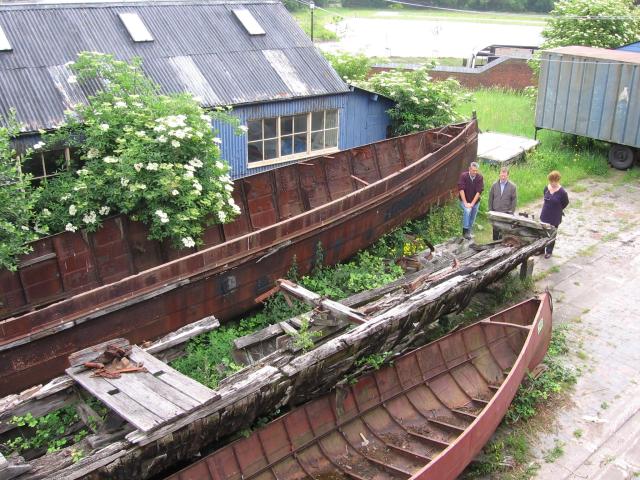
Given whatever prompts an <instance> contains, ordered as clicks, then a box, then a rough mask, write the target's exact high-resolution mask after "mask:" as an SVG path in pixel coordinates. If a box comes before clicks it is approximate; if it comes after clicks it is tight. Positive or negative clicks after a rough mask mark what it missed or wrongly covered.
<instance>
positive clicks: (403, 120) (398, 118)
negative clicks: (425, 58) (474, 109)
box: [363, 67, 468, 135]
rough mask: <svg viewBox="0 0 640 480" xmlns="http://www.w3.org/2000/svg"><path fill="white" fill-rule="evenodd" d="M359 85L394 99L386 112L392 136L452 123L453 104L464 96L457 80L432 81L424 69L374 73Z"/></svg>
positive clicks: (465, 95) (453, 116)
mask: <svg viewBox="0 0 640 480" xmlns="http://www.w3.org/2000/svg"><path fill="white" fill-rule="evenodd" d="M363 86H364V88H367V89H369V90H373V91H374V92H378V93H381V94H383V95H386V96H387V97H390V98H392V99H393V100H395V102H396V105H395V106H394V107H393V108H392V109H391V110H388V111H387V113H389V117H390V118H391V125H392V128H393V131H394V134H396V135H404V134H407V133H411V132H416V131H418V130H424V129H428V128H433V127H438V126H441V125H447V124H449V123H452V122H454V121H455V120H456V119H457V115H456V113H455V110H454V107H455V105H456V104H457V103H458V102H461V101H463V100H465V99H466V98H467V97H468V94H465V93H463V91H462V89H461V88H460V84H459V83H458V81H457V80H454V79H452V78H449V79H447V80H443V81H437V82H434V81H432V80H431V77H429V74H428V70H427V68H426V67H423V68H420V69H417V70H412V71H402V70H391V71H388V72H382V73H378V74H377V75H374V76H373V77H371V78H370V79H369V81H368V82H367V83H366V84H363Z"/></svg>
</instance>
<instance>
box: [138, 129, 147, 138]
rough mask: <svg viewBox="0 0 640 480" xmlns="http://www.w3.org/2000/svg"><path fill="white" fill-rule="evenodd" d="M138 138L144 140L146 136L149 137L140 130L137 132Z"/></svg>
mask: <svg viewBox="0 0 640 480" xmlns="http://www.w3.org/2000/svg"><path fill="white" fill-rule="evenodd" d="M136 136H137V137H140V138H144V137H146V136H147V132H145V131H144V130H138V131H137V132H136Z"/></svg>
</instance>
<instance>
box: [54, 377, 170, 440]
mask: <svg viewBox="0 0 640 480" xmlns="http://www.w3.org/2000/svg"><path fill="white" fill-rule="evenodd" d="M67 373H68V374H69V376H70V377H71V378H73V379H74V380H75V381H76V382H78V383H79V384H80V385H82V386H83V387H84V388H85V389H86V390H88V391H89V392H91V393H93V394H94V395H96V396H97V397H98V398H99V399H100V400H101V401H102V402H104V403H105V404H106V405H107V406H108V407H109V408H110V409H111V410H113V411H115V412H117V413H118V415H120V416H122V418H124V419H125V420H127V421H128V422H129V423H131V424H132V425H135V426H136V428H139V429H141V430H145V431H149V430H152V429H153V428H155V427H158V426H159V425H161V424H162V423H163V418H162V417H161V416H159V415H156V414H155V413H154V412H151V411H150V410H147V409H146V408H144V407H142V406H141V405H139V404H138V403H136V402H132V401H131V399H130V398H129V397H128V396H127V395H125V394H123V393H121V392H119V391H118V392H115V393H114V388H113V386H112V385H111V384H110V383H109V382H108V381H107V380H106V379H105V378H101V377H91V376H90V372H88V371H87V370H86V369H85V368H84V367H71V368H68V369H67ZM81 373H84V375H82V374H81Z"/></svg>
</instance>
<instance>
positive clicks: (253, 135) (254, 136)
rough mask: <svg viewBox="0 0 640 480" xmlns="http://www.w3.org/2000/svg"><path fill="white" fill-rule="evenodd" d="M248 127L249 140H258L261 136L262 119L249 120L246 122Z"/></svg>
mask: <svg viewBox="0 0 640 480" xmlns="http://www.w3.org/2000/svg"><path fill="white" fill-rule="evenodd" d="M247 127H249V132H248V134H247V135H248V138H249V141H250V142H251V141H253V140H260V139H261V138H262V120H249V121H248V122H247Z"/></svg>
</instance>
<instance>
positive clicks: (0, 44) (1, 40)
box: [0, 26, 13, 52]
mask: <svg viewBox="0 0 640 480" xmlns="http://www.w3.org/2000/svg"><path fill="white" fill-rule="evenodd" d="M11 50H13V47H12V46H11V44H10V43H9V39H8V38H7V36H6V35H5V34H4V30H3V29H2V26H0V52H8V51H11Z"/></svg>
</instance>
